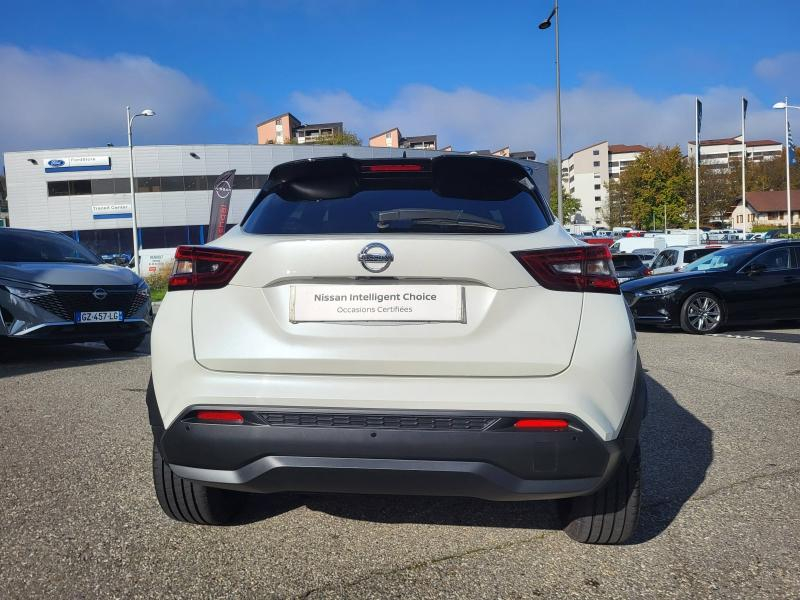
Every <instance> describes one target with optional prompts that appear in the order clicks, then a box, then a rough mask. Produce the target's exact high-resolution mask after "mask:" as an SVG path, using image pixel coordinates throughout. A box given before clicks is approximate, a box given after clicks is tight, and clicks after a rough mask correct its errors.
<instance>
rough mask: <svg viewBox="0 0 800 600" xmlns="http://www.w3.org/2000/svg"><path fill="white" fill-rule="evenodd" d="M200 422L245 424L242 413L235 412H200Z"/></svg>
mask: <svg viewBox="0 0 800 600" xmlns="http://www.w3.org/2000/svg"><path fill="white" fill-rule="evenodd" d="M196 416H197V418H198V419H199V420H200V421H216V422H218V423H244V417H243V416H242V413H239V412H236V411H235V410H198V411H197V415H196Z"/></svg>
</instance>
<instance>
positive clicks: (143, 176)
mask: <svg viewBox="0 0 800 600" xmlns="http://www.w3.org/2000/svg"><path fill="white" fill-rule="evenodd" d="M343 153H346V154H347V155H348V156H351V157H353V158H390V157H402V156H403V155H404V154H407V156H408V157H409V158H411V157H431V156H436V155H438V154H441V152H440V151H431V150H411V149H403V148H376V147H370V146H328V145H315V144H302V145H288V144H287V145H278V144H258V145H255V144H253V145H191V146H188V145H187V146H136V147H135V148H134V172H135V174H136V179H135V185H136V216H137V226H138V235H139V242H140V245H141V247H142V248H143V249H147V248H174V247H175V246H178V245H180V244H203V243H205V238H206V235H207V229H208V223H209V216H210V211H211V188H212V186H213V183H214V180H215V179H216V178H217V177H218V176H219V174H220V173H222V172H224V171H228V170H230V169H236V177H235V180H234V190H233V194H232V196H231V204H230V211H229V215H228V226H229V227H231V226H233V225H235V224H237V223H238V222H239V220H240V219H241V218H242V216H243V215H244V213H245V211H246V210H247V208H248V207H249V206H250V204H251V203H252V201H253V199H254V198H255V196H256V194H257V192H258V190H259V189H260V188H261V186H262V185H263V184H264V182H265V181H266V179H267V176H268V175H269V172H270V170H271V169H272V167H274V166H275V165H278V164H280V163H283V162H287V161H290V160H297V159H304V158H314V157H322V156H334V155H335V156H340V155H341V154H343ZM3 156H4V160H5V172H6V182H7V187H8V211H9V221H10V225H11V226H12V227H21V228H28V229H46V230H51V231H61V232H63V233H65V234H67V235H69V236H70V237H72V238H74V239H76V240H78V241H80V242H81V243H82V244H84V245H85V246H87V247H89V248H91V249H93V250H94V251H95V252H97V253H99V254H111V253H126V254H130V252H131V249H132V246H133V243H132V232H131V227H132V218H131V217H132V215H131V210H132V209H131V194H130V161H129V154H128V147H127V146H123V147H113V146H111V147H99V148H69V149H61V150H34V151H23V152H6V153H5V154H4V155H3ZM524 163H525V165H526V167H527V168H528V169H529V172H531V174H532V175H533V177H534V179H535V180H536V183H537V184H538V185H539V186H540V189H542V190H545V194H546V193H547V192H546V190H547V189H548V186H547V183H548V181H547V165H545V164H543V163H538V162H534V161H530V160H525V161H524Z"/></svg>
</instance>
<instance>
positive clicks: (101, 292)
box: [92, 288, 108, 300]
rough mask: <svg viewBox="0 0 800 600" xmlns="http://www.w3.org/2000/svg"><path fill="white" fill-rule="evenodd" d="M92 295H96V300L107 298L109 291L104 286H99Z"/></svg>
mask: <svg viewBox="0 0 800 600" xmlns="http://www.w3.org/2000/svg"><path fill="white" fill-rule="evenodd" d="M92 296H94V299H95V300H105V299H106V296H108V292H107V291H105V290H104V289H103V288H97V289H96V290H95V291H93V292H92Z"/></svg>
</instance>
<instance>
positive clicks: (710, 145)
mask: <svg viewBox="0 0 800 600" xmlns="http://www.w3.org/2000/svg"><path fill="white" fill-rule="evenodd" d="M745 146H746V147H747V158H748V159H751V160H754V161H756V162H758V161H762V160H771V159H773V158H779V157H780V155H781V153H782V152H783V144H781V143H780V142H776V141H775V140H747V141H746V142H745ZM686 154H687V155H688V156H689V160H690V161H691V162H692V163H694V160H695V143H694V141H693V140H692V141H690V142H689V143H688V144H687V146H686ZM740 160H742V136H741V135H737V136H736V137H731V138H722V139H718V140H700V164H701V165H712V166H713V167H715V168H718V169H727V168H728V167H729V166H730V165H731V163H735V164H738V162H739V161H740Z"/></svg>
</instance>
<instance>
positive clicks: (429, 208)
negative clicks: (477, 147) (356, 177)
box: [242, 190, 548, 235]
mask: <svg viewBox="0 0 800 600" xmlns="http://www.w3.org/2000/svg"><path fill="white" fill-rule="evenodd" d="M547 226H548V221H547V220H546V219H545V217H544V214H543V213H542V211H541V209H540V208H539V206H538V205H537V203H536V201H535V199H534V198H533V196H532V195H531V194H530V193H529V192H527V191H520V192H519V193H517V194H515V195H514V196H513V197H511V198H508V199H504V200H468V199H463V198H446V197H442V196H439V195H438V194H435V193H434V192H432V191H430V190H370V191H364V192H358V193H357V194H355V195H354V196H351V197H348V198H338V199H333V200H288V199H286V198H283V197H282V196H281V195H279V194H277V193H273V194H270V195H269V196H267V197H266V198H264V199H263V200H262V201H261V203H260V204H259V205H258V206H257V207H256V208H255V210H254V211H253V213H252V214H251V215H250V217H249V218H248V219H247V222H246V223H245V224H244V226H243V227H242V229H244V231H246V232H248V233H266V234H275V235H292V234H298V235H304V234H314V233H317V234H336V233H341V234H344V233H402V232H414V233H479V234H487V233H529V232H532V231H538V230H540V229H544V228H545V227H547Z"/></svg>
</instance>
